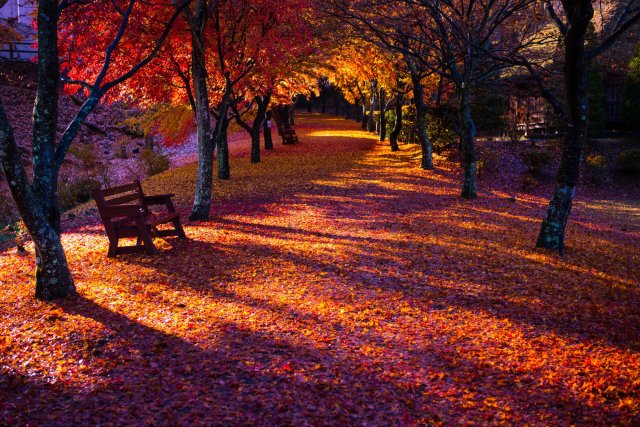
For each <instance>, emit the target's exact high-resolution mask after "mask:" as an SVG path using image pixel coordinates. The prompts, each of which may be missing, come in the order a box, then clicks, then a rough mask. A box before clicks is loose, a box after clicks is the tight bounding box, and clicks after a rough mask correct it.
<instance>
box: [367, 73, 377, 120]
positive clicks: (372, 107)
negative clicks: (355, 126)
mask: <svg viewBox="0 0 640 427" xmlns="http://www.w3.org/2000/svg"><path fill="white" fill-rule="evenodd" d="M377 87H378V83H377V82H376V81H375V80H371V103H370V105H369V123H368V125H369V129H368V130H369V132H372V133H374V132H375V131H376V123H375V120H374V114H375V112H376V107H377V105H376V93H377V92H378V91H377Z"/></svg>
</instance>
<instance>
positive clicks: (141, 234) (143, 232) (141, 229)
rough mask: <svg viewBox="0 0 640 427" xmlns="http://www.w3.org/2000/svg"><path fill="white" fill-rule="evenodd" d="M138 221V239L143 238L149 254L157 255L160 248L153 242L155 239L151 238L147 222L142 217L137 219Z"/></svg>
mask: <svg viewBox="0 0 640 427" xmlns="http://www.w3.org/2000/svg"><path fill="white" fill-rule="evenodd" d="M136 223H137V224H138V240H140V239H142V241H143V242H144V249H145V251H146V252H147V254H149V255H156V254H157V253H158V250H157V249H156V247H155V245H154V244H153V239H152V238H151V233H150V232H149V229H148V228H147V224H145V223H144V221H143V220H142V219H136Z"/></svg>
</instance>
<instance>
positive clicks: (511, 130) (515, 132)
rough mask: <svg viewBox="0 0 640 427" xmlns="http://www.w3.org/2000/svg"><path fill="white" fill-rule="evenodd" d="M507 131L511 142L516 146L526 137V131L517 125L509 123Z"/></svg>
mask: <svg viewBox="0 0 640 427" xmlns="http://www.w3.org/2000/svg"><path fill="white" fill-rule="evenodd" d="M505 130H506V133H507V136H508V137H509V140H510V141H511V142H512V143H513V144H516V143H517V142H518V141H520V139H522V137H523V136H524V130H522V129H518V126H517V125H516V124H515V123H507V125H506V129H505Z"/></svg>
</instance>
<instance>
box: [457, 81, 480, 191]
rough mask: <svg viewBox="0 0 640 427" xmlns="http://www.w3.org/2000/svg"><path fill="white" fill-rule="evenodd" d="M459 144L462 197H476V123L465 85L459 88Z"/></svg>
mask: <svg viewBox="0 0 640 427" xmlns="http://www.w3.org/2000/svg"><path fill="white" fill-rule="evenodd" d="M459 96H460V126H461V129H460V131H461V136H460V145H461V148H462V168H463V170H464V181H463V182H462V197H464V198H465V199H475V198H476V197H478V189H477V181H476V172H477V163H476V161H477V158H476V145H475V144H476V125H475V123H474V121H473V117H472V116H471V107H470V106H469V89H468V86H465V87H464V88H462V89H461V90H460V95H459Z"/></svg>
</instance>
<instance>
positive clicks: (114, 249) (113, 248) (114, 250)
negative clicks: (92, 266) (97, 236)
mask: <svg viewBox="0 0 640 427" xmlns="http://www.w3.org/2000/svg"><path fill="white" fill-rule="evenodd" d="M116 255H118V241H117V240H116V241H115V242H114V241H111V240H109V251H108V252H107V257H109V258H113V257H115V256H116Z"/></svg>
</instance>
